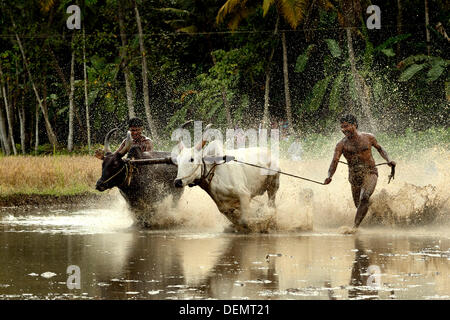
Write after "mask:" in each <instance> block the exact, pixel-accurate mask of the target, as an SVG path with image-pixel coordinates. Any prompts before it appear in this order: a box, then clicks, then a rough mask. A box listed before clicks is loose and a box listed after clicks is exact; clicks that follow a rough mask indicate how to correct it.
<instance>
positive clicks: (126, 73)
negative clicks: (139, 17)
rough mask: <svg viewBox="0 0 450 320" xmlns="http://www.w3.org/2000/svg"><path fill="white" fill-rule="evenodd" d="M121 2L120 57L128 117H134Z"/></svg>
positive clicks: (119, 13)
mask: <svg viewBox="0 0 450 320" xmlns="http://www.w3.org/2000/svg"><path fill="white" fill-rule="evenodd" d="M118 4H119V12H118V16H119V28H120V39H121V41H122V48H121V50H120V57H121V60H122V68H123V74H124V78H125V91H126V93H127V106H128V117H129V118H134V117H135V116H136V113H135V112H134V101H133V100H134V99H133V90H132V88H131V75H130V69H129V67H128V58H127V52H126V51H127V36H126V34H125V25H124V22H123V21H124V18H123V11H122V10H123V9H122V6H121V1H118Z"/></svg>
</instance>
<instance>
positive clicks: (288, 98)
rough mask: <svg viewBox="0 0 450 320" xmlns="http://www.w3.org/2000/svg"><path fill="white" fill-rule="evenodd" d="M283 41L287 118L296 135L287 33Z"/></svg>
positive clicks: (289, 129)
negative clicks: (290, 86)
mask: <svg viewBox="0 0 450 320" xmlns="http://www.w3.org/2000/svg"><path fill="white" fill-rule="evenodd" d="M281 41H282V45H283V76H284V98H285V102H286V116H287V120H288V131H289V133H290V134H293V133H294V128H293V125H294V124H293V122H292V109H291V93H290V91H289V71H288V59H287V48H286V35H285V32H283V33H282V36H281Z"/></svg>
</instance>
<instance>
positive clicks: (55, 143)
mask: <svg viewBox="0 0 450 320" xmlns="http://www.w3.org/2000/svg"><path fill="white" fill-rule="evenodd" d="M11 22H12V25H13V27H14V33H15V36H16V40H17V43H18V45H19V49H20V52H21V53H22V58H23V62H24V64H25V68H26V69H27V73H28V77H29V78H30V82H31V86H32V87H33V91H34V94H35V95H36V100H37V102H38V104H39V107H40V108H41V110H42V114H43V115H44V120H45V129H46V130H47V135H48V139H49V141H50V143H51V144H52V146H53V149H56V147H57V146H58V139H57V138H56V135H55V133H54V132H53V129H52V125H51V123H50V120H49V118H48V112H47V108H44V106H43V104H42V100H41V98H40V97H39V92H38V90H37V88H36V85H35V83H34V81H33V77H32V75H31V71H30V68H29V66H28V61H27V58H26V56H25V51H24V50H23V46H22V42H21V41H20V38H19V35H18V34H17V32H16V31H15V30H16V24H15V23H14V20H13V18H12V16H11Z"/></svg>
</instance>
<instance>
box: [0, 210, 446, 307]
mask: <svg viewBox="0 0 450 320" xmlns="http://www.w3.org/2000/svg"><path fill="white" fill-rule="evenodd" d="M131 223H132V220H131V219H130V217H129V216H128V215H127V214H126V213H117V212H116V213H114V212H112V211H110V210H100V209H96V210H84V211H74V212H69V211H64V210H54V211H48V212H35V213H28V214H23V215H21V214H17V213H16V214H14V215H12V214H5V213H3V214H2V217H1V221H0V228H1V229H0V230H1V232H0V298H1V299H210V298H212V299H450V236H449V233H448V231H449V230H448V229H445V228H443V227H437V226H436V227H432V228H431V229H430V228H414V229H401V230H394V229H392V228H389V227H377V228H363V229H362V230H361V232H360V233H359V234H357V235H341V234H339V233H338V232H337V231H336V230H326V229H323V230H320V229H319V230H314V231H304V232H285V233H280V232H278V233H270V234H250V235H240V234H227V233H223V232H221V231H217V230H214V228H209V230H208V228H207V229H206V230H205V229H204V230H202V231H200V230H193V229H192V228H189V229H183V228H177V229H175V230H169V231H149V230H139V229H135V228H132V227H130V225H131ZM70 265H75V266H78V267H79V268H80V286H81V288H80V289H76V288H75V289H69V288H68V286H67V280H68V277H69V275H68V274H67V273H66V272H67V268H68V266H70Z"/></svg>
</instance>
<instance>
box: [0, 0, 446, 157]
mask: <svg viewBox="0 0 450 320" xmlns="http://www.w3.org/2000/svg"><path fill="white" fill-rule="evenodd" d="M0 3H1V7H0V10H1V12H0V25H1V37H0V67H1V68H0V71H1V72H0V77H1V82H0V83H1V88H0V97H1V101H0V142H1V151H2V153H3V154H20V153H32V154H34V153H45V152H53V153H54V152H56V151H59V152H61V151H68V152H73V151H77V152H87V151H88V150H89V151H90V150H91V149H92V148H93V145H94V144H97V143H101V142H102V140H103V137H104V135H105V133H106V132H107V131H109V130H110V129H112V128H114V127H121V128H123V129H125V128H126V122H127V120H128V119H129V118H130V117H132V116H139V117H140V118H142V119H143V120H145V122H146V133H147V135H149V136H150V137H151V138H153V139H154V141H155V143H156V145H157V146H158V145H162V144H163V141H166V140H169V139H170V133H171V131H172V130H173V129H175V128H176V127H177V126H179V125H180V124H181V123H183V122H184V121H185V120H187V119H195V120H201V121H204V122H206V123H209V122H211V123H213V124H214V126H215V127H218V128H235V127H237V126H238V127H241V128H244V129H245V128H249V127H253V128H258V126H260V125H262V126H265V127H272V128H276V127H280V128H281V129H282V130H283V134H284V135H291V136H302V135H307V134H311V133H320V134H329V133H332V132H334V131H335V130H336V127H337V125H336V123H337V119H338V118H339V116H340V115H341V114H343V113H347V112H352V113H354V114H355V115H356V116H357V117H358V118H359V119H360V122H361V124H362V125H361V126H362V127H363V129H365V130H370V131H373V132H375V133H378V132H384V133H386V132H389V133H393V134H401V133H403V132H405V131H406V130H409V131H411V130H412V131H419V130H426V129H428V128H430V127H439V128H445V130H448V127H449V117H448V115H449V102H450V80H449V74H448V69H449V64H450V60H449V59H450V58H449V54H450V50H449V43H450V39H449V36H448V34H449V33H450V10H449V7H450V3H449V2H448V1H438V0H411V1H406V0H385V1H357V0H335V1H334V0H329V1H328V0H302V1H299V0H297V1H296V0H290V1H287V0H284V1H283V0H264V1H263V0H258V1H255V0H241V1H237V0H228V1H225V0H222V1H212V0H205V1H199V0H198V1H195V0H170V1H157V0H148V1H145V0H143V1H138V0H135V1H128V0H124V1H113V0H111V1H110V0H107V1H104V0H103V1H102V0H85V1H81V0H80V1H65V0H63V1H58V0H40V1H32V0H18V1H0ZM72 4H76V5H78V6H79V8H80V9H81V28H80V29H75V30H70V29H68V27H67V25H66V21H67V19H68V18H69V17H70V16H71V15H72V13H66V9H67V7H69V6H70V5H72ZM370 5H377V6H379V8H380V9H381V21H380V22H381V28H380V29H368V28H367V20H368V19H370V17H371V16H373V12H371V13H367V8H368V7H369V6H370ZM447 32H448V33H447Z"/></svg>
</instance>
